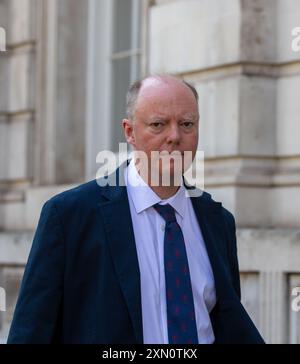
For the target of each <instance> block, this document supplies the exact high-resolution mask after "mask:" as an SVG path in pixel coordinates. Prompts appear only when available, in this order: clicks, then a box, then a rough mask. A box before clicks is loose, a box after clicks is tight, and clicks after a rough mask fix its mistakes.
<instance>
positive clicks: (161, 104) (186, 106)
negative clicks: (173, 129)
mask: <svg viewBox="0 0 300 364" xmlns="http://www.w3.org/2000/svg"><path fill="white" fill-rule="evenodd" d="M136 114H139V116H140V117H142V116H146V115H147V116H151V115H160V116H162V117H163V116H171V115H175V114H176V115H177V114H178V115H180V116H188V117H192V116H194V117H197V116H198V103H197V101H196V98H195V95H194V94H193V92H192V90H191V89H190V88H189V87H188V86H186V85H185V84H184V83H182V82H181V81H178V80H175V81H174V80H168V81H167V82H163V81H161V80H157V79H155V78H151V79H147V80H145V81H144V82H143V85H142V87H141V90H140V92H139V96H138V99H137V103H136Z"/></svg>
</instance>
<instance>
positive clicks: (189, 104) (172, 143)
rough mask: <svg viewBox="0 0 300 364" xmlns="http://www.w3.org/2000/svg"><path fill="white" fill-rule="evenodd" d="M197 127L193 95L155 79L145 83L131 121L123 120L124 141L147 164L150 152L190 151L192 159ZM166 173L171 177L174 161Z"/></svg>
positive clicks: (171, 82) (178, 84) (177, 85)
mask: <svg viewBox="0 0 300 364" xmlns="http://www.w3.org/2000/svg"><path fill="white" fill-rule="evenodd" d="M198 124H199V112H198V105H197V101H196V99H195V96H194V94H193V92H192V91H191V90H190V89H189V88H188V87H187V86H186V85H184V84H183V83H181V82H180V81H178V80H174V79H170V80H168V81H167V82H162V81H161V80H159V79H155V78H150V79H147V80H145V81H144V83H143V86H142V88H141V90H140V92H139V96H138V100H137V103H136V108H135V119H134V121H133V122H130V121H129V120H127V119H125V120H123V127H124V131H125V135H126V138H127V141H128V142H129V143H130V144H131V145H132V146H133V147H134V150H136V151H143V152H145V153H146V155H147V157H148V161H150V160H151V152H152V151H158V152H162V151H167V152H169V153H171V152H174V151H176V152H180V153H181V154H183V153H184V152H186V151H191V152H192V159H194V157H195V154H196V151H197V145H198V127H199V125H198ZM149 166H150V165H148V167H149ZM187 167H189V166H187ZM168 169H169V173H170V174H171V176H172V174H174V161H172V160H171V162H170V163H169V165H168ZM186 169H187V168H186V166H185V168H184V170H186ZM182 172H183V170H181V171H180V173H182ZM160 173H161V165H160Z"/></svg>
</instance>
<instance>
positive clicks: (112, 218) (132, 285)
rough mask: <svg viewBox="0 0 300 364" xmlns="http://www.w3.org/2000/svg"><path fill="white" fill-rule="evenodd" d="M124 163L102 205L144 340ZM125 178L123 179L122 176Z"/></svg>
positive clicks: (112, 247)
mask: <svg viewBox="0 0 300 364" xmlns="http://www.w3.org/2000/svg"><path fill="white" fill-rule="evenodd" d="M124 167H125V165H124V164H123V165H122V166H121V167H120V168H119V169H118V170H117V171H116V176H114V177H116V182H117V186H115V187H111V186H106V187H104V189H103V192H102V194H103V195H104V197H105V198H106V199H107V200H108V201H107V202H104V203H101V204H100V206H99V210H100V213H101V215H102V220H103V223H104V227H105V230H106V234H107V238H108V243H109V247H110V250H111V256H112V259H113V262H114V267H115V270H116V273H117V276H118V279H119V282H120V286H121V289H122V292H123V295H124V297H125V300H126V303H127V306H128V310H129V314H130V317H131V320H132V324H133V328H134V331H135V335H136V339H137V342H138V343H140V344H142V343H143V329H142V304H141V289H140V270H139V264H138V256H137V251H136V245H135V239H134V231H133V226H132V220H131V214H130V207H129V202H128V196H127V189H126V187H125V186H124V184H123V183H122V184H123V186H119V183H118V178H119V175H121V177H122V176H123V172H124ZM122 181H123V180H122Z"/></svg>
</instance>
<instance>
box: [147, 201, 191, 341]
mask: <svg viewBox="0 0 300 364" xmlns="http://www.w3.org/2000/svg"><path fill="white" fill-rule="evenodd" d="M153 207H154V208H155V210H156V211H157V212H158V213H159V214H160V215H161V216H162V218H163V219H164V220H165V221H166V227H165V238H164V264H165V281H166V301H167V319H168V336H169V344H198V334H197V326H196V318H195V309H194V300H193V293H192V286H191V279H190V272H189V265H188V259H187V255H186V249H185V243H184V238H183V234H182V231H181V228H180V226H179V225H178V223H177V221H176V216H175V211H174V209H173V207H172V206H170V205H169V204H167V205H159V204H156V205H154V206H153Z"/></svg>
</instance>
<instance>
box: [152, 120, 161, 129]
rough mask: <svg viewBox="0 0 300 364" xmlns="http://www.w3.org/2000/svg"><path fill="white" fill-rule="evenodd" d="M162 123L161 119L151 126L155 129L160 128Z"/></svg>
mask: <svg viewBox="0 0 300 364" xmlns="http://www.w3.org/2000/svg"><path fill="white" fill-rule="evenodd" d="M162 125H163V123H162V122H161V121H154V122H153V123H151V126H152V127H153V128H154V129H159V128H160V127H161V126H162Z"/></svg>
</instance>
